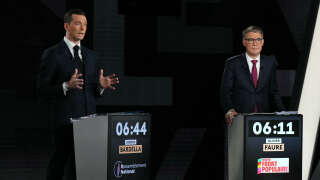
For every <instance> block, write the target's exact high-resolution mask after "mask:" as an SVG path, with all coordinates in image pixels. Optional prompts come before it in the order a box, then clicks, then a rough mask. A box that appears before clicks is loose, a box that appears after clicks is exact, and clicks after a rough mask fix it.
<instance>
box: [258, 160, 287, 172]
mask: <svg viewBox="0 0 320 180" xmlns="http://www.w3.org/2000/svg"><path fill="white" fill-rule="evenodd" d="M269 173H289V158H260V159H258V171H257V174H269Z"/></svg>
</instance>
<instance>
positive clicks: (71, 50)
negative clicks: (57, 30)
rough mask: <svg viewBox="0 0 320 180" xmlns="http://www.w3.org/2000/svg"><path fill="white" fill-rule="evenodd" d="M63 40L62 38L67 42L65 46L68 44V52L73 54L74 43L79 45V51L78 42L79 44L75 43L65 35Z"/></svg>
mask: <svg viewBox="0 0 320 180" xmlns="http://www.w3.org/2000/svg"><path fill="white" fill-rule="evenodd" d="M63 40H64V42H65V43H66V44H67V46H68V48H69V50H70V52H71V54H72V55H73V47H74V46H75V45H77V46H79V50H80V51H81V48H80V47H81V45H80V44H81V43H80V42H79V44H75V43H74V42H72V41H70V40H69V39H68V38H67V37H65V36H64V37H63Z"/></svg>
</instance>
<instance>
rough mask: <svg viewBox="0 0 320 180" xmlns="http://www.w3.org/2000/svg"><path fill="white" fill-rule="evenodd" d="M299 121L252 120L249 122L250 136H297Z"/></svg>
mask: <svg viewBox="0 0 320 180" xmlns="http://www.w3.org/2000/svg"><path fill="white" fill-rule="evenodd" d="M298 130H299V123H298V121H296V120H264V121H255V120H251V121H249V123H248V132H249V137H256V136H258V137H267V136H268V137H269V136H272V137H278V136H280V137H284V136H287V137H297V136H299V131H298Z"/></svg>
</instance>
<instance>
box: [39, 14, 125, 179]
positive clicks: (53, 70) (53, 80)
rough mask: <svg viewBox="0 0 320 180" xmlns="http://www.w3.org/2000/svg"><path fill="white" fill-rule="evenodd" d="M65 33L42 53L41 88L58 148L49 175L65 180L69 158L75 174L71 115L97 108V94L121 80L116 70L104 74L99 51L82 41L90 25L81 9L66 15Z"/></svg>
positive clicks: (112, 87)
mask: <svg viewBox="0 0 320 180" xmlns="http://www.w3.org/2000/svg"><path fill="white" fill-rule="evenodd" d="M64 28H65V30H66V35H65V37H64V39H63V40H62V41H61V42H59V43H58V44H56V45H54V46H52V47H50V48H48V49H46V50H45V51H44V53H43V55H42V57H41V65H40V71H39V76H38V83H37V85H38V92H39V95H40V97H41V99H44V100H50V101H51V102H53V104H54V105H53V106H54V121H55V122H54V143H55V150H54V153H53V156H52V158H51V160H50V162H49V166H48V172H47V179H48V180H51V179H54V180H62V178H63V176H64V168H65V165H66V162H67V161H68V159H69V160H70V167H71V174H72V177H73V179H75V178H76V175H75V158H74V144H73V128H72V124H71V122H70V118H78V117H82V116H86V115H90V114H94V113H95V112H96V97H99V96H102V95H103V92H104V90H105V89H113V90H114V89H115V87H114V85H115V84H118V83H119V79H118V77H116V75H115V74H112V75H109V76H104V74H103V70H102V69H101V70H100V72H99V69H98V67H97V62H96V61H97V58H96V54H95V53H94V52H93V51H91V50H89V49H87V48H85V47H84V46H82V45H81V44H80V41H81V40H82V39H83V38H84V36H85V33H86V29H87V19H86V16H85V13H84V12H83V11H82V10H77V9H73V10H69V11H68V12H66V13H65V16H64Z"/></svg>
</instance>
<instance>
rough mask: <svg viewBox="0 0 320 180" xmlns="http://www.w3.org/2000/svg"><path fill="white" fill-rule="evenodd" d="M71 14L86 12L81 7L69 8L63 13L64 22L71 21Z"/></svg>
mask: <svg viewBox="0 0 320 180" xmlns="http://www.w3.org/2000/svg"><path fill="white" fill-rule="evenodd" d="M73 14H77V15H84V16H86V13H85V12H84V11H83V10H81V9H70V10H68V11H67V12H66V13H65V14H64V17H63V21H64V23H70V22H71V21H72V15H73Z"/></svg>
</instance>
